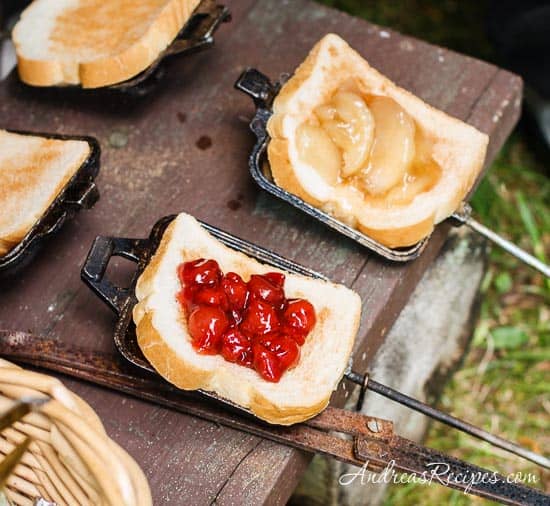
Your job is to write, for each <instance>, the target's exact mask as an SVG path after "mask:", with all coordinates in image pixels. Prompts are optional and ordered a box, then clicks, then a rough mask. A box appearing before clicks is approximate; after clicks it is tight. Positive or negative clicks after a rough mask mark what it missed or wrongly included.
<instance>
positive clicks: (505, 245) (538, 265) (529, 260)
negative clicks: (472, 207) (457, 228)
mask: <svg viewBox="0 0 550 506" xmlns="http://www.w3.org/2000/svg"><path fill="white" fill-rule="evenodd" d="M453 218H454V219H455V220H457V221H459V222H460V223H462V224H464V225H467V226H468V227H470V228H471V229H472V230H475V231H476V232H477V233H478V234H481V235H482V236H483V237H486V238H487V239H489V240H490V241H492V242H494V243H495V244H498V245H499V246H500V247H501V248H502V249H503V250H505V251H507V252H508V253H510V254H511V255H513V256H515V257H516V258H518V259H519V260H521V261H522V262H524V263H525V264H527V265H529V266H531V267H533V268H534V269H536V270H537V271H539V272H541V273H542V274H544V275H545V276H546V277H547V278H550V265H547V264H545V263H544V262H542V261H541V260H539V259H538V258H535V257H534V256H533V255H531V254H529V253H527V252H526V251H525V250H523V249H521V248H520V247H518V246H516V245H515V244H514V243H513V242H511V241H508V240H507V239H504V237H502V236H500V235H498V234H497V233H496V232H493V231H492V230H491V229H490V228H487V227H486V226H485V225H482V224H481V223H479V222H478V221H476V220H474V219H473V218H472V217H471V216H470V215H469V213H468V212H460V211H459V212H456V213H454V214H453Z"/></svg>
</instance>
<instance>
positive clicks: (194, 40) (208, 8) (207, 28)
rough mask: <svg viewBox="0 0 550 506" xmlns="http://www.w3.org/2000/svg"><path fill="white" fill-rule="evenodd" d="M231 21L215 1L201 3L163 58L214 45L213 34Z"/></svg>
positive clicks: (228, 14) (224, 10) (223, 8)
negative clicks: (223, 24)
mask: <svg viewBox="0 0 550 506" xmlns="http://www.w3.org/2000/svg"><path fill="white" fill-rule="evenodd" d="M230 20H231V14H230V12H229V9H228V8H227V7H225V6H223V5H216V2H215V1H210V2H202V3H201V4H200V5H199V7H197V11H196V12H195V14H193V16H192V17H191V19H189V21H188V23H187V24H186V26H185V28H184V29H183V30H182V32H181V33H180V34H179V35H178V37H177V38H176V39H175V40H174V42H173V43H172V44H171V45H170V46H169V47H168V49H167V50H166V52H165V53H164V56H172V55H175V54H182V53H191V52H196V51H200V50H202V49H205V48H207V47H209V46H211V45H213V44H214V33H215V32H216V30H217V29H218V27H219V26H220V25H221V24H222V23H226V22H228V21H230Z"/></svg>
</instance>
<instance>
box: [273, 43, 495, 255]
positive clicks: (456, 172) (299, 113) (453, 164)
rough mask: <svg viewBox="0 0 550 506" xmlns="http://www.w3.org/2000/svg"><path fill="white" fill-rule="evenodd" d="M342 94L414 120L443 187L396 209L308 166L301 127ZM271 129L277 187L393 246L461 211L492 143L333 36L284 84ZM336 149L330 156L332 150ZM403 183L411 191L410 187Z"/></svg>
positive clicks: (437, 185) (411, 241) (407, 242)
mask: <svg viewBox="0 0 550 506" xmlns="http://www.w3.org/2000/svg"><path fill="white" fill-rule="evenodd" d="M419 72H421V69H419ZM339 90H350V91H353V92H354V93H356V94H358V95H360V96H363V97H370V98H366V103H367V104H371V103H372V102H368V100H373V99H374V100H376V99H380V97H382V100H386V101H389V102H391V103H392V104H397V106H396V107H400V108H401V110H402V111H404V112H405V113H406V115H408V117H410V118H411V119H412V124H413V125H414V126H412V127H411V128H413V129H415V130H414V132H415V134H413V135H416V137H415V139H419V138H421V139H422V142H423V143H425V144H422V146H423V149H425V148H424V146H428V148H427V149H428V150H429V152H428V155H429V160H430V163H433V164H434V165H435V167H436V168H437V169H438V170H439V171H440V172H439V173H438V175H437V178H438V179H437V182H435V183H434V184H433V185H432V186H431V187H429V188H428V189H422V191H419V192H418V193H417V194H412V196H411V198H410V199H409V200H408V201H407V202H406V203H398V204H390V203H389V202H390V201H389V200H387V199H386V198H385V197H384V195H382V196H380V195H375V196H370V195H369V194H368V193H365V192H362V191H358V190H357V188H356V187H352V185H350V184H348V183H344V182H342V181H341V180H339V181H338V182H336V183H334V182H330V181H327V179H326V178H323V177H322V176H321V175H320V173H319V171H318V170H317V169H316V168H315V167H313V166H312V164H311V163H307V161H304V157H303V156H302V155H301V154H300V151H299V147H298V146H299V143H298V141H297V132H298V129H299V128H300V126H301V125H303V124H305V123H307V122H308V121H311V118H312V117H313V115H314V113H316V111H319V109H318V108H319V106H324V105H325V104H327V103H330V101H331V100H334V97H335V94H336V93H337V92H338V91H339ZM388 98H389V99H392V100H388ZM392 101H393V102H392ZM369 107H371V106H370V105H369ZM367 112H368V111H367ZM268 131H269V134H270V137H271V140H270V142H269V146H268V157H269V162H270V165H271V170H272V173H273V176H274V179H275V182H276V183H277V184H278V185H279V186H281V187H282V188H284V189H286V190H288V191H289V192H291V193H294V194H296V195H298V196H299V197H300V198H302V199H304V200H305V201H307V202H309V203H310V204H312V205H314V206H316V207H318V208H320V209H322V210H324V211H326V212H328V213H330V214H333V215H334V216H335V217H337V218H338V219H340V220H341V221H344V222H346V223H348V224H350V225H351V226H353V227H355V228H357V229H359V230H360V231H362V232H364V233H365V234H367V235H369V236H371V237H372V238H374V239H376V240H377V241H379V242H381V243H383V244H385V245H387V246H390V247H400V246H409V245H412V244H415V243H416V242H418V241H419V240H420V239H422V238H424V237H426V236H428V235H429V234H430V233H431V231H432V229H433V227H434V224H436V223H439V222H441V221H442V220H444V219H445V218H447V217H448V216H449V215H451V214H452V213H453V212H454V211H455V210H456V209H457V208H458V206H459V204H460V202H461V201H462V200H463V199H464V197H465V196H466V195H467V193H468V191H469V190H470V189H471V187H472V185H473V183H474V181H475V180H476V178H477V176H478V175H479V173H480V171H481V168H482V166H483V162H484V160H485V152H486V147H487V143H488V137H487V135H485V134H483V133H481V132H479V131H478V130H476V129H475V128H474V127H472V126H470V125H467V124H466V123H464V122H462V121H459V120H458V119H455V118H452V117H450V116H448V115H447V114H445V113H444V112H442V111H439V110H436V109H435V108H433V107H431V106H429V105H428V104H426V103H424V102H423V101H422V100H420V99H419V98H418V97H416V96H414V95H412V94H411V93H409V92H408V91H406V90H404V89H402V88H400V87H398V86H397V85H395V84H394V83H393V82H391V81H390V80H389V79H387V78H386V77H384V76H383V75H382V74H380V73H379V72H378V71H376V70H375V69H373V68H372V67H371V66H369V64H368V63H367V62H366V61H365V60H364V59H363V58H362V57H361V56H360V55H359V54H358V53H357V52H356V51H354V50H353V49H352V48H351V47H350V46H349V45H348V44H347V43H346V42H345V41H344V40H342V39H341V38H340V37H338V36H337V35H333V34H329V35H326V36H325V37H324V38H323V39H321V40H320V41H319V42H318V43H317V44H316V45H315V47H314V48H313V50H312V51H311V53H310V54H309V55H308V57H307V58H306V60H305V61H304V62H303V63H302V64H301V65H300V67H299V68H298V69H297V70H296V72H295V74H294V75H293V77H292V78H291V79H290V80H289V81H288V82H287V83H286V84H285V85H284V86H283V87H282V89H281V90H280V92H279V93H278V95H277V97H276V98H275V100H274V103H273V116H272V117H271V118H270V120H269V123H268ZM374 131H375V134H376V132H377V123H375V124H374ZM340 133H341V132H340ZM336 134H338V132H336ZM415 142H417V141H415ZM329 143H330V142H329ZM372 146H374V144H372ZM331 148H332V151H327V153H328V154H332V153H333V152H334V147H332V145H331ZM369 149H374V148H369ZM391 149H393V146H391V147H390V150H391ZM371 153H372V151H371ZM315 154H316V153H314V155H315ZM335 156H339V155H338V154H336V155H335ZM322 162H323V163H324V161H323V160H322ZM365 167H366V172H364V174H367V176H366V177H367V178H368V177H369V176H368V170H369V168H368V165H367V166H365ZM420 169H421V170H422V167H420ZM340 174H341V173H340ZM354 177H355V176H354ZM402 181H405V180H404V179H403V180H402ZM402 184H403V185H404V186H403V187H404V188H405V186H406V185H407V184H408V183H407V182H403V183H402ZM405 189H406V188H405Z"/></svg>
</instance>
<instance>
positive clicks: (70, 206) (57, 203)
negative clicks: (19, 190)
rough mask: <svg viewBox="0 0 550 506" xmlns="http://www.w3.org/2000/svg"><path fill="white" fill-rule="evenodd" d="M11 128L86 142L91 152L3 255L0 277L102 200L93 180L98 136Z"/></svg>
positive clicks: (14, 270)
mask: <svg viewBox="0 0 550 506" xmlns="http://www.w3.org/2000/svg"><path fill="white" fill-rule="evenodd" d="M8 131H9V132H11V133H16V134H19V135H29V136H33V137H43V138H45V139H57V140H77V141H84V142H86V143H87V144H88V145H89V147H90V152H89V155H88V157H87V158H86V160H84V162H83V163H82V165H81V166H80V167H79V168H78V169H77V170H76V172H75V173H74V174H73V176H72V177H71V178H70V179H69V181H68V182H67V183H66V185H65V186H64V188H63V189H62V190H61V191H60V192H59V194H58V195H57V197H56V198H55V200H54V201H53V202H52V203H51V204H50V206H49V207H48V208H47V209H46V211H45V212H44V213H43V214H42V216H41V217H40V218H39V219H38V220H37V221H36V223H35V224H34V225H33V227H32V228H31V229H30V230H29V231H28V233H27V234H26V235H25V236H24V237H23V239H21V241H20V242H19V243H18V244H17V245H15V246H14V247H13V248H12V249H11V250H10V251H8V252H7V253H6V254H5V255H3V256H0V279H1V278H3V277H7V276H13V275H14V274H16V273H17V272H19V271H20V270H21V269H22V268H24V267H25V265H27V264H28V263H30V262H31V260H32V259H33V258H34V256H35V255H36V253H37V252H38V251H39V249H40V248H41V247H42V246H44V243H45V242H46V239H48V238H49V237H50V236H52V235H54V234H55V233H56V232H58V231H59V230H60V229H61V228H62V226H63V225H64V224H65V223H66V222H67V221H68V220H70V219H72V218H73V217H74V216H75V215H76V213H78V212H80V211H81V210H83V209H91V208H92V207H93V206H94V205H95V203H96V202H97V201H98V199H99V190H98V189H97V185H96V183H95V182H94V180H95V178H96V177H97V175H98V173H99V166H100V155H101V149H100V147H99V143H98V141H97V140H96V139H94V138H93V137H87V136H76V135H61V134H50V133H36V132H21V131H15V130H8Z"/></svg>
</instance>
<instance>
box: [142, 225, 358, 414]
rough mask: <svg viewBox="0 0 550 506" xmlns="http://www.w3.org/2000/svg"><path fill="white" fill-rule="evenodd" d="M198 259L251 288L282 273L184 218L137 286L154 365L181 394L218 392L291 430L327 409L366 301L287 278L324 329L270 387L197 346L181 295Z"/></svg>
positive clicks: (340, 289) (337, 288)
mask: <svg viewBox="0 0 550 506" xmlns="http://www.w3.org/2000/svg"><path fill="white" fill-rule="evenodd" d="M198 258H212V259H214V260H216V261H217V262H218V263H219V265H220V268H221V269H222V271H223V272H229V271H233V272H237V273H238V274H240V275H241V276H242V277H243V279H244V280H245V281H248V279H249V278H250V275H251V274H255V273H257V274H262V273H265V272H270V271H278V272H280V271H279V270H278V269H275V268H274V267H271V266H268V265H264V264H261V263H259V262H257V261H256V260H254V259H252V258H250V257H248V256H246V255H244V254H242V253H239V252H236V251H234V250H232V249H230V248H228V247H227V246H225V245H223V244H222V243H220V242H219V241H218V240H216V239H215V238H214V237H212V236H211V235H210V234H209V233H208V232H206V231H205V230H204V228H202V227H201V226H200V224H199V223H198V222H197V221H196V220H195V219H194V218H193V217H191V216H189V215H187V214H180V215H179V216H178V217H177V218H176V219H175V221H174V222H172V223H171V224H170V225H169V227H168V228H167V230H166V232H165V233H164V236H163V238H162V241H161V244H160V246H159V248H158V251H157V253H156V254H155V255H154V257H153V258H152V259H151V262H150V263H149V265H148V266H147V268H146V269H145V271H144V272H143V274H142V275H141V277H140V278H139V280H138V283H137V287H136V296H137V299H138V301H139V302H138V304H137V305H136V306H135V307H134V321H135V323H136V326H137V339H138V343H139V346H140V348H141V350H142V351H143V353H144V355H145V356H146V357H147V360H149V362H150V363H151V365H152V366H153V367H154V368H155V369H156V370H157V371H158V372H159V374H160V375H161V376H163V377H164V378H165V379H166V380H168V381H169V382H171V383H173V384H174V385H176V386H177V387H179V388H182V389H185V390H195V389H203V390H207V391H213V392H216V393H217V394H219V395H221V396H222V397H225V398H226V399H229V400H230V401H233V402H235V403H237V404H239V405H240V406H243V407H245V408H248V409H250V410H251V411H252V412H253V413H254V414H255V415H256V416H258V417H259V418H262V419H263V420H266V421H268V422H270V423H277V424H283V425H289V424H293V423H297V422H300V421H303V420H306V419H308V418H311V417H312V416H314V415H316V414H317V413H319V412H320V411H321V410H323V409H324V408H325V406H326V405H327V404H328V402H329V399H330V396H331V394H332V392H333V390H334V389H335V388H336V387H337V385H338V383H339V381H340V379H341V378H342V375H343V373H344V370H345V369H346V366H347V364H348V359H349V356H350V353H351V351H352V347H353V342H354V339H355V335H356V333H357V329H358V327H359V317H360V313H361V300H360V298H359V296H358V295H357V294H356V293H355V292H353V291H351V290H349V289H348V288H346V287H344V286H342V285H337V284H333V283H329V282H326V281H321V280H317V279H312V278H308V277H305V276H298V275H296V274H289V273H285V275H286V282H285V294H286V296H287V297H288V298H298V297H300V298H305V299H307V300H309V301H310V302H311V303H312V304H313V306H314V307H315V311H316V314H317V323H316V325H315V327H314V329H313V330H312V332H311V333H310V335H309V336H308V338H307V340H306V342H305V344H304V345H303V346H302V347H301V357H300V361H299V363H298V365H297V366H296V367H295V368H293V369H289V370H287V371H286V372H285V373H284V374H283V376H282V378H281V380H280V381H279V382H278V383H271V382H269V381H266V380H264V379H263V378H261V377H260V375H259V374H258V373H257V372H256V371H254V370H252V369H248V368H246V367H243V366H240V365H237V364H233V363H230V362H227V361H226V360H225V359H224V358H223V357H222V356H221V355H201V354H199V353H197V352H196V351H195V350H194V348H193V347H192V345H191V337H190V336H189V334H188V331H187V327H186V320H185V317H184V316H183V314H182V311H181V309H180V306H179V303H178V302H177V300H176V293H177V292H178V291H179V290H180V289H181V287H180V282H179V280H178V276H177V267H178V265H179V264H180V263H182V262H185V261H189V260H196V259H198Z"/></svg>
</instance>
